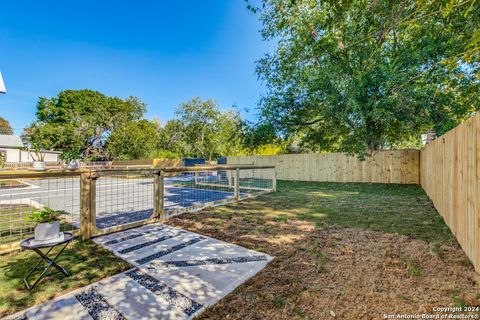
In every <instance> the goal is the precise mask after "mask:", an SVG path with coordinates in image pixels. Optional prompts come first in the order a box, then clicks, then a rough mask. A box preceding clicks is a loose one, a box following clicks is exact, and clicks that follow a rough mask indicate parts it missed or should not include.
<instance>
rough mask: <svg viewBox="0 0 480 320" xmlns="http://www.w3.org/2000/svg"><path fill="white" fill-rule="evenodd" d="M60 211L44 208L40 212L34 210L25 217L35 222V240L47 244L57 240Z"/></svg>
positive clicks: (59, 235) (58, 236)
mask: <svg viewBox="0 0 480 320" xmlns="http://www.w3.org/2000/svg"><path fill="white" fill-rule="evenodd" d="M61 214H62V211H57V210H52V209H50V208H48V207H45V208H43V209H41V210H34V211H32V212H31V213H30V215H29V216H28V217H27V220H29V221H33V222H35V223H36V224H37V225H36V226H35V240H36V241H40V242H49V241H54V240H57V239H59V238H60V237H61V236H62V235H61V234H60V215H61Z"/></svg>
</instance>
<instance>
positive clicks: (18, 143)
mask: <svg viewBox="0 0 480 320" xmlns="http://www.w3.org/2000/svg"><path fill="white" fill-rule="evenodd" d="M0 147H7V148H22V147H23V142H22V139H20V137H19V136H13V135H8V134H0Z"/></svg>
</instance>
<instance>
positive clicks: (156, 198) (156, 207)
mask: <svg viewBox="0 0 480 320" xmlns="http://www.w3.org/2000/svg"><path fill="white" fill-rule="evenodd" d="M163 177H164V173H163V171H162V170H158V171H155V172H154V174H153V214H152V216H151V218H159V219H164V218H165V210H164V203H163V201H164V199H163V195H164V194H163V192H164V178H163Z"/></svg>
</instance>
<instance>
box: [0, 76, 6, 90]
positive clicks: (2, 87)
mask: <svg viewBox="0 0 480 320" xmlns="http://www.w3.org/2000/svg"><path fill="white" fill-rule="evenodd" d="M0 93H7V89H5V83H4V82H3V78H2V73H1V72H0Z"/></svg>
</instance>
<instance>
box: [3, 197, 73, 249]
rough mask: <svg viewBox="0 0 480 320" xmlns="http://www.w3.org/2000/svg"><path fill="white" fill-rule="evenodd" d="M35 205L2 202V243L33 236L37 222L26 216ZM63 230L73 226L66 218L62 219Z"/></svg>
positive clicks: (68, 229) (71, 228)
mask: <svg viewBox="0 0 480 320" xmlns="http://www.w3.org/2000/svg"><path fill="white" fill-rule="evenodd" d="M34 210H38V209H36V208H34V207H31V206H29V205H24V204H13V205H12V204H0V244H8V243H14V242H18V241H20V240H22V239H25V238H28V237H31V236H33V233H34V229H35V222H33V221H30V220H27V219H26V218H27V217H28V216H29V215H30V213H31V212H32V211H34ZM60 229H61V231H71V230H73V227H72V225H71V224H69V223H68V222H66V221H65V220H62V221H61V225H60Z"/></svg>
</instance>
